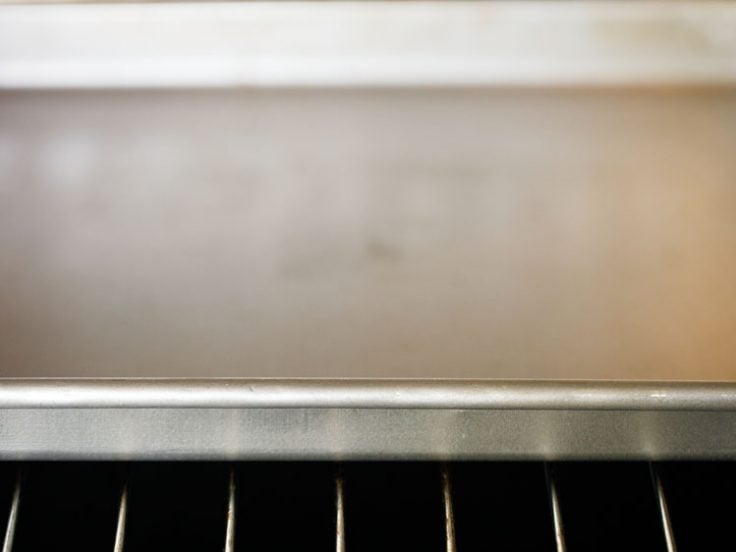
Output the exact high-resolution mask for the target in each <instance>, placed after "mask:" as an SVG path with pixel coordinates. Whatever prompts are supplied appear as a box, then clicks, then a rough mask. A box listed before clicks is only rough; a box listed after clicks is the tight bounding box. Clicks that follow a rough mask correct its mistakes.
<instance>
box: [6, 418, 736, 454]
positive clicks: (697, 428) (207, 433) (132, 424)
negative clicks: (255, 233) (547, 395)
mask: <svg viewBox="0 0 736 552" xmlns="http://www.w3.org/2000/svg"><path fill="white" fill-rule="evenodd" d="M1 415H2V423H1V424H0V459H172V460H173V459H219V460H226V459H245V458H252V459H258V458H261V459H287V458H288V459H379V458H380V459H409V458H417V459H419V458H421V459H440V458H447V459H449V458H474V459H480V458H489V459H491V458H496V459H513V458H516V459H543V458H544V459H569V458H589V459H593V458H599V459H600V458H627V459H636V458H638V459H668V458H701V459H703V458H722V459H723V458H734V457H736V435H734V431H733V428H734V424H736V413H734V412H733V411H703V412H693V411H628V410H624V411H621V410H576V409H570V410H545V409H538V410H526V409H508V410H495V409H491V410H454V409H444V410H436V409H361V408H355V409H350V408H345V409H335V408H287V409H282V408H250V409H217V408H195V409H192V408H155V409H151V408H134V409H124V408H123V409H121V408H103V409H100V408H75V409H68V408H59V409H8V410H3V411H2V412H1Z"/></svg>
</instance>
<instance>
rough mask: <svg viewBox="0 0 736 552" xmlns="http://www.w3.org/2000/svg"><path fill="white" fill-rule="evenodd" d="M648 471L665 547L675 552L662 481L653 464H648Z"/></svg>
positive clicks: (668, 551) (670, 551)
mask: <svg viewBox="0 0 736 552" xmlns="http://www.w3.org/2000/svg"><path fill="white" fill-rule="evenodd" d="M649 471H650V473H651V475H652V483H653V484H654V493H655V495H656V497H657V506H658V507H659V514H660V516H661V518H662V531H663V533H664V539H665V543H666V545H667V552H677V545H676V544H675V534H674V531H673V530H672V521H671V520H670V513H669V508H668V506H667V496H666V495H665V492H664V487H663V486H662V479H661V478H660V477H659V472H658V470H657V467H656V466H655V465H654V464H653V463H651V462H650V463H649Z"/></svg>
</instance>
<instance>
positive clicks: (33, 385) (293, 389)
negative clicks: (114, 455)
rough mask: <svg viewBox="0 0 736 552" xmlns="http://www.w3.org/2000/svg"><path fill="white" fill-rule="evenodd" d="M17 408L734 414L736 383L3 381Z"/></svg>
mask: <svg viewBox="0 0 736 552" xmlns="http://www.w3.org/2000/svg"><path fill="white" fill-rule="evenodd" d="M16 408H409V409H470V410H474V409H550V410H568V409H572V410H579V409H591V410H688V411H689V410H693V411H710V410H724V411H725V410H728V411H732V410H736V383H696V382H690V383H688V382H677V383H675V382H626V381H622V382H611V381H557V380H550V381H527V380H518V381H514V380H510V381H501V380H370V379H366V380H360V379H356V380H350V379H345V380H323V379H304V380H297V379H2V378H0V409H16Z"/></svg>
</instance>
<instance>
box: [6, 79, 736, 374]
mask: <svg viewBox="0 0 736 552" xmlns="http://www.w3.org/2000/svg"><path fill="white" fill-rule="evenodd" d="M0 121H2V123H1V124H0V197H1V198H2V199H1V200H0V274H1V275H2V277H0V305H2V308H1V309H0V372H1V373H2V375H3V376H13V377H28V376H53V377H78V376H86V377H140V376H164V377H249V378H253V377H291V378H294V377H372V378H386V377H408V378H437V377H439V378H532V379H571V378H572V379H634V380H727V381H728V380H733V379H734V377H735V376H736V370H735V369H734V358H736V340H735V339H734V338H733V337H734V330H735V329H736V242H734V236H736V217H734V212H736V186H735V184H734V183H736V155H734V154H733V153H734V151H736V93H735V92H733V91H731V90H730V89H726V90H720V89H719V90H618V91H609V90H582V91H581V90H505V89H501V90H485V89H481V90H478V89H476V90H454V89H451V90H424V89H421V90H417V89H410V90H403V89H402V90H334V89H330V90H262V91H254V90H238V91H199V92H196V91H155V92H154V91H134V92H115V91H107V92H101V91H86V92H85V91H77V92H71V91H70V92H63V93H61V92H56V93H51V92H28V91H26V92H1V93H0Z"/></svg>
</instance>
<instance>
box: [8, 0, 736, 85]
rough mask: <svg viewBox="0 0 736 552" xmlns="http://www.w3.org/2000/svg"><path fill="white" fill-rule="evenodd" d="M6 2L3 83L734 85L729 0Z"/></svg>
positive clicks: (735, 10) (733, 16)
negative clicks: (590, 0) (645, 0)
mask: <svg viewBox="0 0 736 552" xmlns="http://www.w3.org/2000/svg"><path fill="white" fill-rule="evenodd" d="M0 3H1V2H0ZM0 8H2V11H1V12H0V37H2V40H0V88H15V89H18V88H109V87H112V88H117V87H123V88H136V87H139V88H151V87H153V88H156V87H163V88H167V87H206V88H213V87H215V88H218V87H233V86H257V87H262V86H433V85H434V86H558V85H561V86H579V85H593V86H600V85H604V86H608V85H635V86H636V85H655V86H672V85H683V84H684V85H733V84H735V83H736V63H734V59H736V40H734V37H733V29H734V28H736V6H734V5H733V4H732V3H730V2H707V3H703V2H697V1H684V2H674V3H673V2H669V1H649V2H637V3H628V2H623V3H622V2H611V1H609V2H605V1H604V2H593V3H584V2H565V1H560V2H554V3H547V2H522V3H517V2H492V3H484V2H339V3H331V2H288V3H280V2H248V3H217V2H214V3H207V4H206V5H204V6H203V5H202V4H198V3H196V2H193V3H132V4H109V3H108V4H105V5H95V4H76V5H75V4H70V5H30V6H29V5H8V6H0Z"/></svg>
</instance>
